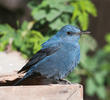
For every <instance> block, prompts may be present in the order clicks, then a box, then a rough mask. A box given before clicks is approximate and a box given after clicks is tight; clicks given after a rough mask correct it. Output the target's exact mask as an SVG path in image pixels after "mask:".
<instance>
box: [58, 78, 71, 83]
mask: <svg viewBox="0 0 110 100" xmlns="http://www.w3.org/2000/svg"><path fill="white" fill-rule="evenodd" d="M58 83H59V84H71V82H70V81H68V80H66V79H59V81H58Z"/></svg>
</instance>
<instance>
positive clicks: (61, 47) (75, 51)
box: [15, 25, 86, 85]
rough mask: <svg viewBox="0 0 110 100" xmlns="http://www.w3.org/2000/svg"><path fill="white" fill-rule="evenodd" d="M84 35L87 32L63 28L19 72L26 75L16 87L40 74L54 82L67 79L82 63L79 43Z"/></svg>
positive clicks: (68, 27)
mask: <svg viewBox="0 0 110 100" xmlns="http://www.w3.org/2000/svg"><path fill="white" fill-rule="evenodd" d="M82 33H86V32H81V31H80V29H78V28H76V27H74V26H72V25H66V26H64V27H63V28H61V29H60V30H59V31H58V32H57V33H56V35H54V36H53V37H52V38H50V39H49V40H48V41H46V42H45V43H43V44H42V49H41V50H40V51H38V52H37V53H36V54H35V55H34V56H33V57H32V58H31V59H30V60H29V62H28V63H27V64H26V65H25V66H24V67H23V68H22V69H21V70H20V71H19V72H18V73H20V72H26V74H25V76H24V77H23V78H22V79H21V80H19V81H18V82H17V83H16V84H15V85H17V84H19V83H20V82H21V81H22V80H24V79H26V78H27V77H29V76H31V75H33V73H34V74H35V73H36V74H37V73H40V74H41V75H42V76H45V77H46V78H51V79H54V80H59V79H63V78H64V77H66V76H67V75H68V74H69V72H71V71H72V70H73V69H74V68H75V67H76V66H77V64H78V63H79V61H80V45H79V42H78V41H79V39H80V35H81V34H82Z"/></svg>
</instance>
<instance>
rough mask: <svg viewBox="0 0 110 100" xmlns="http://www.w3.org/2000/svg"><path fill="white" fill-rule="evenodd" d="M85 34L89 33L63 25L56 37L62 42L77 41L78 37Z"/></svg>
mask: <svg viewBox="0 0 110 100" xmlns="http://www.w3.org/2000/svg"><path fill="white" fill-rule="evenodd" d="M86 33H89V32H87V31H80V29H79V28H77V27H75V26H72V25H65V26H64V27H62V28H61V29H60V30H59V31H58V32H57V36H58V37H60V38H62V39H64V40H72V41H73V40H74V41H78V40H79V39H80V36H81V35H82V34H86Z"/></svg>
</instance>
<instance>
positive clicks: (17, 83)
mask: <svg viewBox="0 0 110 100" xmlns="http://www.w3.org/2000/svg"><path fill="white" fill-rule="evenodd" d="M24 79H25V78H24V77H23V78H22V79H20V80H18V81H17V82H16V83H15V84H14V85H13V86H17V85H19V84H20V83H21V82H22V81H23V80H24Z"/></svg>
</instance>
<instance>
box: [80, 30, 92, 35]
mask: <svg viewBox="0 0 110 100" xmlns="http://www.w3.org/2000/svg"><path fill="white" fill-rule="evenodd" d="M90 33H91V32H89V31H81V32H79V34H80V35H82V34H90Z"/></svg>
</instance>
